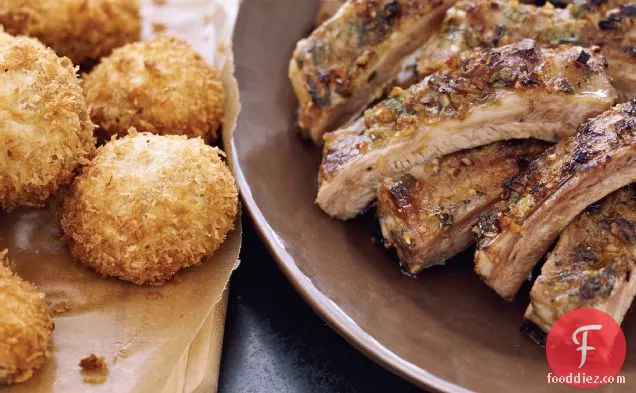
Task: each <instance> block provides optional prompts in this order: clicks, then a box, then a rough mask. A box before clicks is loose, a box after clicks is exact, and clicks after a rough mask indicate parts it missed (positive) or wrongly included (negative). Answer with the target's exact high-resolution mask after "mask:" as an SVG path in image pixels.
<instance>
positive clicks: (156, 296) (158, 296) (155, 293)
mask: <svg viewBox="0 0 636 393" xmlns="http://www.w3.org/2000/svg"><path fill="white" fill-rule="evenodd" d="M146 297H147V298H148V300H159V299H163V295H162V294H161V292H158V291H151V292H148V294H146Z"/></svg>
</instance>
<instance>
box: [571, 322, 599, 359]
mask: <svg viewBox="0 0 636 393" xmlns="http://www.w3.org/2000/svg"><path fill="white" fill-rule="evenodd" d="M602 327H603V326H602V325H585V326H581V327H580V328H578V329H576V330H575V331H574V333H572V341H574V343H575V344H577V345H580V347H578V348H577V349H576V350H577V351H581V364H580V365H579V368H581V367H583V365H584V364H585V361H586V360H587V351H593V350H595V349H596V348H594V347H591V346H588V345H587V332H588V331H590V330H601V328H602ZM581 332H583V334H582V335H581V336H582V340H581V342H579V339H578V338H577V337H576V336H577V335H578V334H579V333H581Z"/></svg>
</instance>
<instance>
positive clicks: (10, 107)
mask: <svg viewBox="0 0 636 393" xmlns="http://www.w3.org/2000/svg"><path fill="white" fill-rule="evenodd" d="M0 30H1V28H0ZM93 128H94V126H93V123H92V122H91V121H90V118H89V114H88V108H87V106H86V102H85V100H84V97H83V95H82V89H81V86H80V84H79V80H78V79H77V75H76V70H75V68H74V67H73V64H71V61H70V60H69V59H67V58H59V57H58V56H57V55H55V53H53V51H52V50H50V49H48V48H45V47H44V45H42V44H41V43H40V42H38V41H37V40H36V39H33V38H26V37H12V36H10V35H9V34H6V33H2V32H1V31H0V208H2V209H6V210H11V209H13V208H15V207H16V206H31V207H40V206H42V205H43V204H44V202H45V201H46V200H47V199H48V198H49V197H50V196H51V195H52V194H53V193H54V192H55V191H56V190H57V189H58V187H59V186H60V185H62V184H66V183H70V181H71V180H72V178H73V176H74V175H75V172H76V169H77V168H78V166H79V165H81V164H84V163H86V162H87V161H88V156H89V155H90V154H91V153H92V152H93V150H94V148H95V140H94V137H93Z"/></svg>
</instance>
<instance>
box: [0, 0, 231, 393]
mask: <svg viewBox="0 0 636 393" xmlns="http://www.w3.org/2000/svg"><path fill="white" fill-rule="evenodd" d="M158 3H161V2H160V1H153V0H142V4H143V6H142V7H143V11H142V16H143V19H144V36H146V37H148V36H151V35H152V34H154V33H155V31H157V30H161V29H164V28H165V30H164V33H165V34H175V35H179V36H181V37H183V38H185V39H187V40H188V41H190V42H191V43H192V44H193V45H195V46H196V47H197V49H198V50H199V52H201V53H202V54H203V55H204V56H205V58H206V59H207V60H208V61H209V62H210V63H212V64H213V65H214V66H216V67H217V68H220V69H222V70H223V82H224V85H225V88H226V90H227V98H228V99H227V104H226V118H225V122H224V140H226V141H229V139H230V133H231V132H232V130H233V128H234V126H235V122H236V116H237V113H238V110H239V103H238V93H237V91H238V90H237V85H236V81H235V80H234V78H233V76H232V73H233V68H234V64H233V59H232V52H231V43H232V39H231V38H232V32H233V27H234V24H235V22H236V17H237V13H238V8H239V0H166V1H165V4H163V5H160V4H158ZM153 24H154V28H153ZM240 245H241V230H240V221H237V228H236V229H235V230H234V231H232V232H231V233H230V234H229V236H228V239H227V240H226V242H225V243H224V244H223V246H222V247H221V249H219V250H218V251H217V252H216V253H215V254H214V256H213V257H212V258H211V259H209V260H207V261H205V262H204V263H203V265H202V266H198V267H194V268H191V269H187V270H185V271H182V272H180V273H179V274H178V275H177V278H176V279H175V280H172V281H170V282H169V283H167V284H166V285H164V286H161V287H138V286H134V285H132V284H128V283H125V282H122V281H119V280H117V279H107V278H103V277H100V276H98V275H97V274H96V273H95V272H94V271H92V270H90V269H88V268H85V267H83V266H82V265H80V264H79V263H77V262H75V261H73V260H72V259H71V257H70V255H69V253H68V252H67V249H66V246H65V245H64V243H63V242H62V240H61V237H60V232H59V229H58V226H57V222H56V220H55V217H54V214H53V212H52V209H43V210H21V211H15V212H12V213H11V214H3V213H0V249H3V248H8V249H9V258H10V259H11V260H13V261H14V262H15V270H16V271H17V273H18V274H19V275H20V276H22V277H23V278H25V279H26V280H28V281H31V282H33V283H35V284H36V285H37V286H38V287H39V288H40V289H41V290H42V291H44V292H45V293H46V294H47V296H48V299H49V301H50V302H51V309H52V310H53V315H54V320H55V331H54V337H53V348H52V349H53V354H52V358H51V359H50V360H49V361H48V362H47V363H46V365H45V366H44V367H43V368H42V369H41V370H40V371H39V372H37V373H36V375H35V376H34V377H33V378H32V379H31V380H29V381H27V382H25V383H22V384H18V385H13V386H12V387H10V388H6V387H5V388H0V392H11V393H14V392H15V393H17V392H28V393H34V392H63V393H72V392H117V393H126V392H135V393H139V392H141V393H143V392H150V393H156V392H161V391H162V390H163V387H164V385H165V384H166V381H167V380H168V378H169V376H170V374H171V373H172V371H173V369H174V368H175V365H176V364H177V362H178V361H179V359H180V358H182V356H183V355H184V353H186V351H187V349H188V346H189V345H190V344H191V343H192V341H193V339H194V338H195V336H196V335H197V332H198V331H199V329H200V328H201V326H202V324H203V322H204V321H205V319H206V317H207V316H208V314H210V311H211V310H212V309H213V308H214V307H215V306H216V304H217V303H218V302H219V300H220V299H221V296H222V294H223V289H224V288H225V287H226V285H227V283H228V280H229V277H230V274H231V272H232V271H233V270H234V269H235V268H236V267H237V266H238V253H239V249H240ZM91 353H95V354H97V355H101V356H104V357H105V359H106V361H107V362H108V375H107V377H106V380H105V381H104V382H103V383H102V384H87V383H84V382H83V378H82V375H81V373H80V369H79V366H78V363H79V361H80V360H81V359H82V358H84V357H86V356H88V355H89V354H91Z"/></svg>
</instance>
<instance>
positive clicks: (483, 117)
mask: <svg viewBox="0 0 636 393" xmlns="http://www.w3.org/2000/svg"><path fill="white" fill-rule="evenodd" d="M582 53H584V54H586V59H585V61H582V60H581V59H580V57H581V54H582ZM587 56H589V57H587ZM603 63H604V62H603V59H602V58H600V57H598V56H595V55H593V54H589V53H588V52H586V51H585V50H584V49H582V48H580V47H559V48H557V49H539V48H537V47H536V46H535V43H534V41H532V40H524V41H521V42H519V43H517V44H513V45H507V46H503V47H500V48H497V49H488V50H479V51H475V53H474V54H473V55H472V56H470V57H469V58H468V59H460V58H459V57H455V63H454V64H449V68H448V69H447V70H444V71H440V72H438V73H435V74H433V75H431V76H430V77H429V78H427V79H426V80H425V81H423V82H421V83H418V84H416V85H414V86H412V87H411V88H409V89H408V90H405V91H398V92H396V94H394V95H393V96H392V97H390V98H388V99H387V100H384V101H383V102H381V103H380V104H378V105H376V106H375V107H373V108H371V109H369V110H368V111H366V112H365V115H364V118H363V119H361V120H360V121H358V122H356V123H355V124H354V125H352V126H350V127H348V128H344V129H341V130H339V131H336V132H333V133H330V134H327V135H326V136H325V140H326V144H325V147H324V150H323V161H322V164H321V168H320V173H319V191H318V196H317V203H318V205H319V206H320V207H321V208H322V209H323V210H324V211H325V212H326V213H327V214H329V215H331V216H332V217H337V218H340V219H350V218H353V217H355V216H356V215H357V214H358V212H360V211H361V210H363V209H364V208H365V207H366V206H367V205H368V204H369V203H370V202H371V201H372V200H373V199H374V198H375V193H376V190H377V188H378V187H379V186H380V184H381V182H382V180H383V178H386V177H393V176H396V175H399V174H400V173H404V172H406V171H408V170H409V169H410V168H411V167H413V166H414V165H417V164H420V163H423V162H427V161H429V160H431V159H434V158H436V157H440V156H443V155H446V154H450V153H453V152H456V151H459V150H463V149H469V148H473V147H478V146H482V145H486V144H489V143H492V142H496V141H500V140H507V139H524V138H537V139H543V140H547V141H556V140H559V139H561V138H563V137H566V136H568V135H570V134H572V133H573V132H574V131H575V130H576V126H577V125H578V124H579V123H580V122H582V121H584V120H586V119H588V118H590V117H593V116H595V115H597V114H599V113H601V112H603V111H604V110H606V109H608V108H609V107H610V105H611V104H612V102H613V101H614V100H615V98H616V92H615V90H614V88H613V87H612V86H611V85H610V81H609V78H608V76H607V74H606V71H605V67H604V65H603ZM563 108H568V110H567V111H564V110H563Z"/></svg>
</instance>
